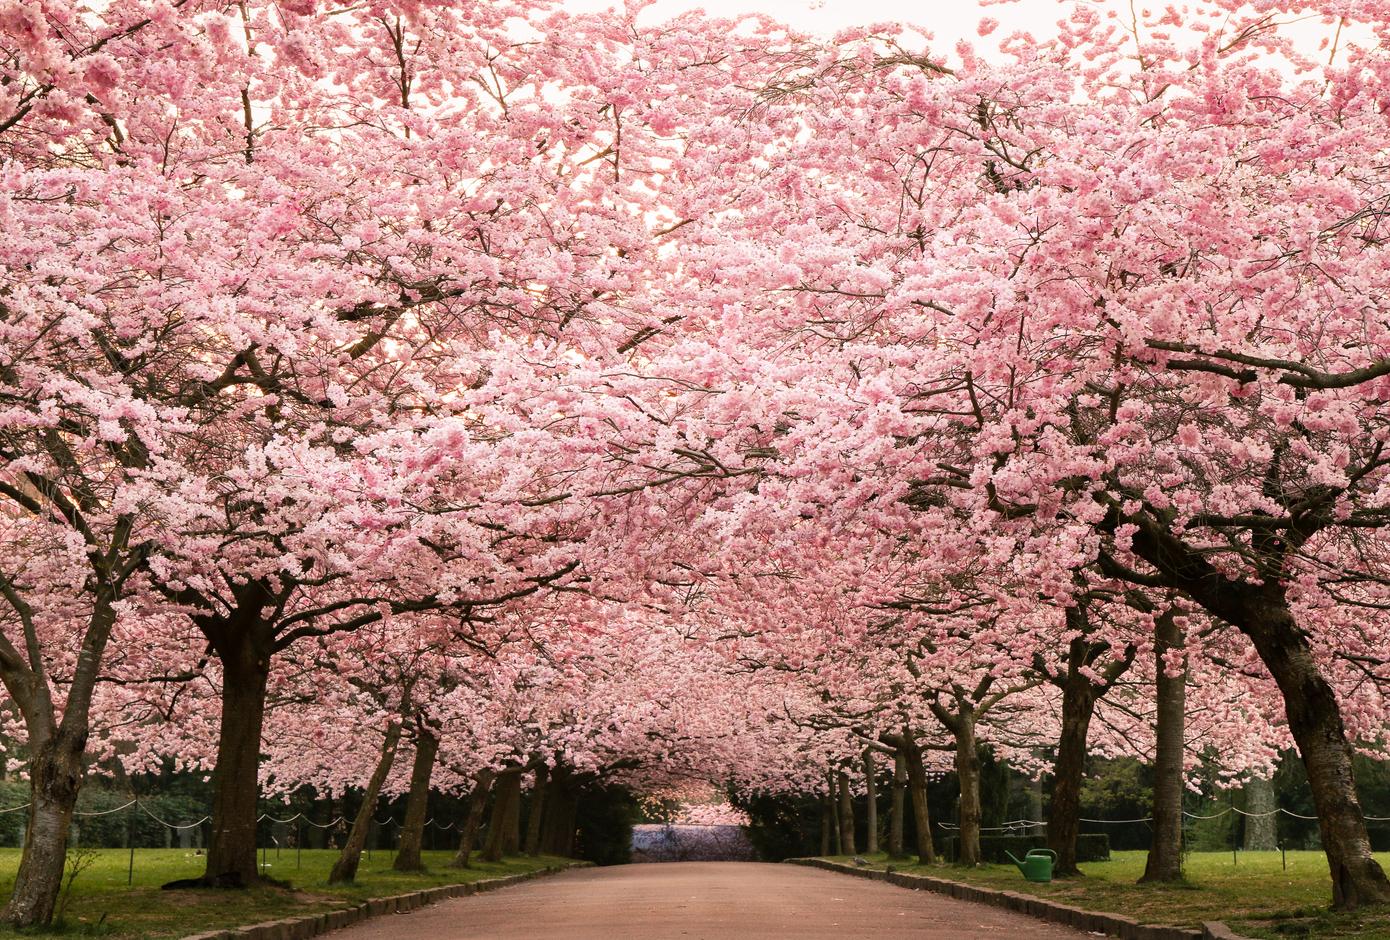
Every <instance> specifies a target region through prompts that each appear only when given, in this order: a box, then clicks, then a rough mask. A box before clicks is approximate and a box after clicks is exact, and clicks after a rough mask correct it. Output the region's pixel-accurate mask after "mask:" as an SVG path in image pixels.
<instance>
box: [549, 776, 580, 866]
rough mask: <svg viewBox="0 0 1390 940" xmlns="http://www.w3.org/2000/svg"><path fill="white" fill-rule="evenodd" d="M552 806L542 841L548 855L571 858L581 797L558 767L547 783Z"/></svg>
mask: <svg viewBox="0 0 1390 940" xmlns="http://www.w3.org/2000/svg"><path fill="white" fill-rule="evenodd" d="M546 789H547V790H548V791H549V795H548V796H547V797H546V799H547V800H549V802H550V808H549V810H548V811H547V812H546V814H545V819H544V820H543V821H542V823H541V828H542V829H543V830H544V832H545V835H544V836H542V837H541V842H542V843H543V844H544V845H545V846H546V848H545V850H544V851H545V854H546V855H559V856H561V857H564V858H569V857H571V856H572V855H573V853H574V821H575V816H576V814H577V813H578V810H579V797H578V796H577V795H576V794H575V792H574V787H573V785H572V784H571V783H570V782H569V780H568V779H567V777H561V776H560V775H559V768H556V769H555V770H554V771H553V772H552V773H551V775H550V782H549V783H548V784H547V785H546Z"/></svg>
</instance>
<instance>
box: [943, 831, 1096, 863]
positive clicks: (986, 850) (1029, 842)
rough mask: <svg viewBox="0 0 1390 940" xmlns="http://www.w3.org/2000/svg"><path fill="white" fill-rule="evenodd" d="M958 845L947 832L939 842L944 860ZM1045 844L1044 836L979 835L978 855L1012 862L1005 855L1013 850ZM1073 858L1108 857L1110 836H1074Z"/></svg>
mask: <svg viewBox="0 0 1390 940" xmlns="http://www.w3.org/2000/svg"><path fill="white" fill-rule="evenodd" d="M959 845H960V839H959V837H957V836H948V837H947V838H946V840H945V842H944V843H943V845H942V855H943V856H944V857H945V859H946V861H948V862H954V861H955V860H956V853H957V851H958V848H959ZM1045 848H1047V836H980V859H981V860H982V861H986V862H992V863H994V864H996V865H1012V864H1013V862H1011V861H1010V860H1009V857H1008V856H1007V855H1005V854H1004V853H1005V852H1012V853H1014V854H1015V855H1017V856H1018V857H1019V858H1023V856H1025V855H1027V854H1028V850H1029V849H1045ZM1076 860H1077V861H1078V862H1108V861H1110V837H1109V836H1107V835H1106V834H1105V833H1103V832H1101V833H1083V834H1082V835H1079V836H1077V837H1076Z"/></svg>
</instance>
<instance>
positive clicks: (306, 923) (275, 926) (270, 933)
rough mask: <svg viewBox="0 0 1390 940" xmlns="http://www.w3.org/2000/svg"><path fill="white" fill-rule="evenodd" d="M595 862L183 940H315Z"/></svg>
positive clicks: (430, 890)
mask: <svg viewBox="0 0 1390 940" xmlns="http://www.w3.org/2000/svg"><path fill="white" fill-rule="evenodd" d="M592 864H593V862H578V861H577V862H575V863H574V864H572V865H547V866H546V867H545V868H537V869H536V870H535V871H527V872H521V873H519V874H516V875H504V876H502V877H501V878H484V879H482V880H480V881H469V882H463V883H460V884H456V885H438V886H436V887H433V888H424V889H422V890H420V891H412V892H410V893H409V894H397V895H392V896H391V897H384V898H368V899H367V900H366V901H361V902H359V903H357V904H354V905H352V906H351V907H344V908H338V909H336V910H332V911H321V912H319V913H317V914H305V915H304V916H303V917H290V918H285V919H283V920H271V921H266V922H264V923H260V924H252V925H250V926H249V927H231V928H228V929H226V930H211V931H207V932H206V933H198V934H189V935H188V936H186V937H183V938H182V940H311V938H313V937H317V936H319V935H320V934H324V933H327V932H328V931H330V930H340V929H342V928H343V927H351V926H352V925H353V924H358V923H361V922H362V921H364V920H368V919H370V918H373V917H380V916H382V915H384V914H405V913H408V912H410V911H413V910H416V909H417V908H421V907H424V906H425V905H427V904H433V903H435V902H436V901H445V900H448V899H450V898H462V897H468V896H469V895H473V894H480V893H482V892H484V891H496V890H497V889H498V888H506V887H508V886H510V885H514V884H519V883H520V882H523V881H530V880H532V879H534V878H540V877H542V876H544V875H553V874H555V873H556V872H561V871H567V870H569V869H571V868H587V867H589V866H591V865H592Z"/></svg>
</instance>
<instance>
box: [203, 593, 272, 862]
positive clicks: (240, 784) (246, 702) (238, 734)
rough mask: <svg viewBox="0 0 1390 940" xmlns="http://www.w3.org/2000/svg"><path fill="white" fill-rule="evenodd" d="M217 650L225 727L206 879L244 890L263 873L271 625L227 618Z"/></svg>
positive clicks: (216, 776) (214, 782)
mask: <svg viewBox="0 0 1390 940" xmlns="http://www.w3.org/2000/svg"><path fill="white" fill-rule="evenodd" d="M257 612H259V610H257ZM238 619H239V620H250V619H251V618H249V617H247V618H238ZM214 648H215V649H216V651H217V654H218V657H219V659H220V660H221V663H222V725H221V728H220V729H219V737H218V741H217V766H216V768H215V769H214V771H213V777H212V787H213V795H212V826H211V830H212V831H211V836H210V838H209V840H208V863H207V871H206V873H205V874H204V875H203V879H202V880H203V882H204V884H206V885H209V886H213V887H226V888H245V887H248V886H250V885H252V884H254V883H255V882H256V881H257V880H258V879H259V877H260V873H259V872H258V870H257V867H256V816H257V797H258V796H259V795H260V781H259V773H260V766H261V727H262V724H263V721H264V718H265V695H266V685H267V683H268V682H269V679H270V656H271V643H270V637H269V633H268V629H266V628H265V627H264V625H262V624H260V623H259V622H257V623H254V624H249V623H243V622H236V621H233V622H227V623H225V624H224V629H222V630H220V631H218V635H217V638H216V639H215V640H214Z"/></svg>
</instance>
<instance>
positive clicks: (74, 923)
mask: <svg viewBox="0 0 1390 940" xmlns="http://www.w3.org/2000/svg"><path fill="white" fill-rule="evenodd" d="M394 854H395V853H393V852H373V853H372V858H371V860H370V861H368V860H367V857H366V856H365V855H364V856H363V857H362V867H361V868H360V869H359V870H358V873H357V883H356V884H355V885H352V886H350V887H342V886H335V887H329V886H328V884H327V879H328V871H329V869H330V868H331V867H332V866H333V861H334V859H336V858H337V855H338V853H337V852H336V851H332V850H328V849H305V850H304V853H303V857H302V859H301V860H298V864H297V860H296V856H295V853H294V851H293V850H289V849H286V850H283V851H281V852H280V853H279V854H278V855H277V854H276V852H275V850H273V849H272V850H270V852H268V853H267V854H266V857H265V860H266V862H267V865H266V867H265V869H264V871H265V873H266V874H267V875H268V876H270V877H272V878H277V879H280V880H282V881H286V882H289V884H290V888H289V889H283V888H273V887H262V888H254V889H251V890H248V891H228V890H216V889H209V890H182V891H161V890H160V888H159V886H160V885H162V884H164V883H165V882H167V881H173V880H175V879H178V878H196V877H198V876H199V875H201V874H202V873H203V863H204V857H203V856H201V855H195V854H193V851H192V850H188V849H136V850H135V875H134V882H133V884H131V885H127V884H126V878H127V874H128V871H129V865H130V851H129V850H128V849H99V850H97V854H96V857H95V860H94V861H93V863H92V866H91V867H90V868H88V869H87V870H86V871H84V872H82V873H81V874H79V875H78V876H77V878H76V880H75V881H74V882H73V887H72V893H71V898H70V899H69V902H68V905H67V909H66V912H65V916H64V921H65V924H64V926H63V927H62V928H60V929H55V930H54V931H53V932H54V933H65V934H68V935H76V936H84V935H100V936H109V937H149V938H155V937H182V936H186V935H188V934H193V933H200V932H202V931H205V930H213V929H216V928H226V927H236V926H244V925H246V924H254V923H260V922H261V921H267V920H278V919H279V918H281V917H291V916H296V915H299V914H312V913H316V912H318V911H331V910H334V909H336V908H339V907H347V906H349V905H350V904H351V903H360V902H361V901H364V900H366V899H367V898H375V897H386V896H389V895H393V894H406V893H408V892H410V891H419V890H422V889H424V888H432V887H435V886H437V885H445V884H457V883H460V882H465V881H478V880H481V879H484V878H497V877H500V876H502V875H513V874H517V873H520V872H527V871H533V870H535V869H537V868H544V867H546V866H547V865H563V864H568V863H569V862H570V860H569V859H562V858H551V857H541V858H524V857H523V858H508V859H504V860H503V861H501V862H498V863H497V864H489V863H487V862H480V861H476V860H475V861H474V862H473V867H472V868H469V869H457V868H449V867H447V866H448V863H449V860H450V858H451V857H452V856H453V853H452V852H425V853H424V860H425V865H426V866H428V871H425V872H421V873H417V874H403V873H401V872H395V871H392V870H391V860H392V858H393V857H394ZM301 866H302V867H301ZM18 867H19V849H0V894H2V895H3V896H4V897H5V898H8V897H9V894H10V890H11V888H12V887H13V885H14V876H15V870H16V869H17V868H18ZM26 935H27V932H26ZM9 936H15V933H14V931H12V930H9V929H6V928H0V937H9Z"/></svg>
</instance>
